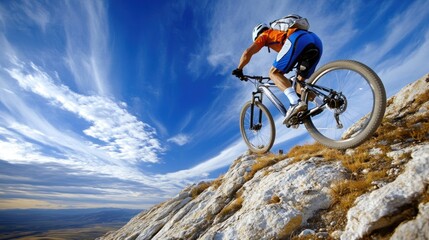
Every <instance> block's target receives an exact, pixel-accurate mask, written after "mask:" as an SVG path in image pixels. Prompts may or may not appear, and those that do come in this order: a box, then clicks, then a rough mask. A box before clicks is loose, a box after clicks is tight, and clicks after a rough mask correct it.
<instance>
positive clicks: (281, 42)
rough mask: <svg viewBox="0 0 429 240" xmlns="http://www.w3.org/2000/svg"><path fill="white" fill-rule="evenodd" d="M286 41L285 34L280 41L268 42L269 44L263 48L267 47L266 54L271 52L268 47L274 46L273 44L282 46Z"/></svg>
mask: <svg viewBox="0 0 429 240" xmlns="http://www.w3.org/2000/svg"><path fill="white" fill-rule="evenodd" d="M286 39H287V33H285V34H284V35H283V37H282V40H281V41H280V42H269V43H267V44H266V45H265V46H267V48H268V52H269V53H270V52H271V51H270V45H274V44H282V45H283V44H284V43H285V41H286Z"/></svg>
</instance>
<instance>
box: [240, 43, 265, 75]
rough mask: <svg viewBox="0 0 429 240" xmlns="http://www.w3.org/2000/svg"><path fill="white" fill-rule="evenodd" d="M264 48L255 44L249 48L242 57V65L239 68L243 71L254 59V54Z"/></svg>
mask: <svg viewBox="0 0 429 240" xmlns="http://www.w3.org/2000/svg"><path fill="white" fill-rule="evenodd" d="M262 47H263V46H260V45H259V44H257V43H253V44H252V45H251V46H250V47H249V48H247V49H246V50H245V51H244V52H243V54H242V55H241V58H240V63H239V64H238V67H237V68H238V69H243V68H244V66H246V65H247V64H248V63H249V62H250V59H251V58H252V56H253V54H255V53H257V52H259V50H261V48H262Z"/></svg>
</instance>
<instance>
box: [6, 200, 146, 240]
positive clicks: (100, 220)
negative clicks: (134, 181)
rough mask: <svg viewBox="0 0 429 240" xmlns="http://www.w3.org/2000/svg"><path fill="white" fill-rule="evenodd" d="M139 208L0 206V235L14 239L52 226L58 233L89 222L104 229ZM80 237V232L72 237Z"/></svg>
mask: <svg viewBox="0 0 429 240" xmlns="http://www.w3.org/2000/svg"><path fill="white" fill-rule="evenodd" d="M139 212H141V210H134V209H116V208H99V209H98V208H97V209H25V210H21V209H15V210H13V209H12V210H0V239H1V240H3V239H17V238H19V237H24V236H34V235H37V234H39V235H44V236H46V232H48V231H52V230H56V232H57V233H58V232H61V231H57V230H61V229H64V230H70V229H74V231H75V232H76V231H78V230H76V229H79V228H88V227H91V226H92V227H93V228H97V229H99V231H104V233H105V232H107V231H108V230H112V229H115V228H116V227H117V226H120V225H123V224H124V223H126V222H128V221H129V220H130V219H131V217H133V216H134V215H136V214H137V213H139ZM105 229H106V230H105ZM104 233H103V232H101V234H104ZM84 238H85V237H84V236H82V235H81V236H80V237H78V238H76V239H84ZM33 239H36V238H33ZM60 239H61V238H60ZM64 239H70V238H64ZM88 239H91V238H88ZM92 239H93V238H92Z"/></svg>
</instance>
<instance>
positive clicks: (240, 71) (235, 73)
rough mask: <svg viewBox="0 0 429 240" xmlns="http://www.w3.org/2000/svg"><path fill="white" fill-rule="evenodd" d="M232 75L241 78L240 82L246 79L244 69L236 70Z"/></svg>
mask: <svg viewBox="0 0 429 240" xmlns="http://www.w3.org/2000/svg"><path fill="white" fill-rule="evenodd" d="M232 75H234V76H236V77H238V78H240V80H244V79H245V78H244V75H243V69H239V68H237V69H234V70H233V71H232Z"/></svg>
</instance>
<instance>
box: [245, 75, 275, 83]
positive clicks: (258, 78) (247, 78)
mask: <svg viewBox="0 0 429 240" xmlns="http://www.w3.org/2000/svg"><path fill="white" fill-rule="evenodd" d="M249 79H254V80H256V81H258V82H262V80H271V78H269V77H264V76H249V75H243V77H242V78H240V80H243V81H247V80H249Z"/></svg>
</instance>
